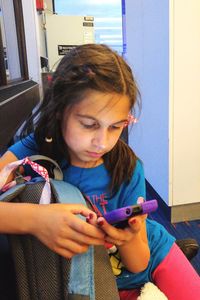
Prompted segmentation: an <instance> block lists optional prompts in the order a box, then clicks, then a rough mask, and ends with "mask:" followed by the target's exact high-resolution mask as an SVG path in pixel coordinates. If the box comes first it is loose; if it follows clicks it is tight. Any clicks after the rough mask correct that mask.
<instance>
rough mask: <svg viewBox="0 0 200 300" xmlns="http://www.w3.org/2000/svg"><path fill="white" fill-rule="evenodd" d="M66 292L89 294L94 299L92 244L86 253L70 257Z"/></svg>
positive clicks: (91, 299)
mask: <svg viewBox="0 0 200 300" xmlns="http://www.w3.org/2000/svg"><path fill="white" fill-rule="evenodd" d="M68 292H69V294H78V295H85V296H89V298H90V300H95V286H94V248H93V247H92V246H91V247H90V248H89V250H88V251H87V252H86V253H84V254H80V255H75V256H74V257H73V258H72V260H71V270H70V279H69V284H68Z"/></svg>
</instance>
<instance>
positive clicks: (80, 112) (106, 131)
mask: <svg viewBox="0 0 200 300" xmlns="http://www.w3.org/2000/svg"><path fill="white" fill-rule="evenodd" d="M129 110H130V101H129V99H128V97H127V96H125V95H119V94H115V93H112V94H105V93H102V92H98V91H91V92H90V93H88V94H87V96H85V97H84V99H83V100H82V101H81V102H80V103H78V104H76V105H74V106H73V108H72V109H71V110H70V111H69V110H67V109H66V111H65V112H64V115H63V121H62V134H63V138H64V141H65V143H66V144H67V146H68V149H69V155H70V159H71V164H72V165H74V166H78V167H85V168H86V167H87V168H91V167H94V166H97V165H99V164H101V163H102V162H103V159H102V156H103V155H104V154H105V153H107V152H109V151H110V150H111V149H112V148H113V147H114V146H115V144H116V143H117V141H118V139H119V137H120V134H121V133H122V130H123V127H124V124H125V122H126V121H127V119H128V113H129Z"/></svg>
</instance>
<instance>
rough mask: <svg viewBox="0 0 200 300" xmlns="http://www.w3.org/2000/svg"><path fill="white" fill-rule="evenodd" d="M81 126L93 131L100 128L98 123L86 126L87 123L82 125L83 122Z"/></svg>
mask: <svg viewBox="0 0 200 300" xmlns="http://www.w3.org/2000/svg"><path fill="white" fill-rule="evenodd" d="M81 125H82V126H83V127H84V128H86V129H93V128H97V127H98V124H96V123H93V124H86V123H82V122H81Z"/></svg>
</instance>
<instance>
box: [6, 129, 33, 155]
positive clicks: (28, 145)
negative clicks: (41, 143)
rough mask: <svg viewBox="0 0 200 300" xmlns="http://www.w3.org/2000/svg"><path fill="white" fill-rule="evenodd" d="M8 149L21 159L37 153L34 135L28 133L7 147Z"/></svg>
mask: <svg viewBox="0 0 200 300" xmlns="http://www.w3.org/2000/svg"><path fill="white" fill-rule="evenodd" d="M8 151H11V152H12V153H13V154H14V155H15V156H16V157H17V158H18V159H22V158H24V157H26V156H31V155H35V154H38V147H37V145H36V142H35V139H34V136H33V135H29V136H27V137H26V138H24V139H22V140H20V141H18V142H17V143H15V144H14V145H12V146H11V147H9V148H8Z"/></svg>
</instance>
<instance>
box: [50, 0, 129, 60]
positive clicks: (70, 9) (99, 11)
mask: <svg viewBox="0 0 200 300" xmlns="http://www.w3.org/2000/svg"><path fill="white" fill-rule="evenodd" d="M77 2H78V3H77V5H76V4H75V3H76V1H74V0H54V9H55V12H56V13H57V14H59V15H72V16H73V15H74V16H75V15H76V16H77V15H79V16H93V17H94V30H95V42H96V43H103V44H107V45H108V46H110V47H111V48H113V49H115V50H116V51H118V52H119V53H120V54H122V53H123V36H122V4H121V3H122V1H121V0H101V1H94V0H79V1H77Z"/></svg>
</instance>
